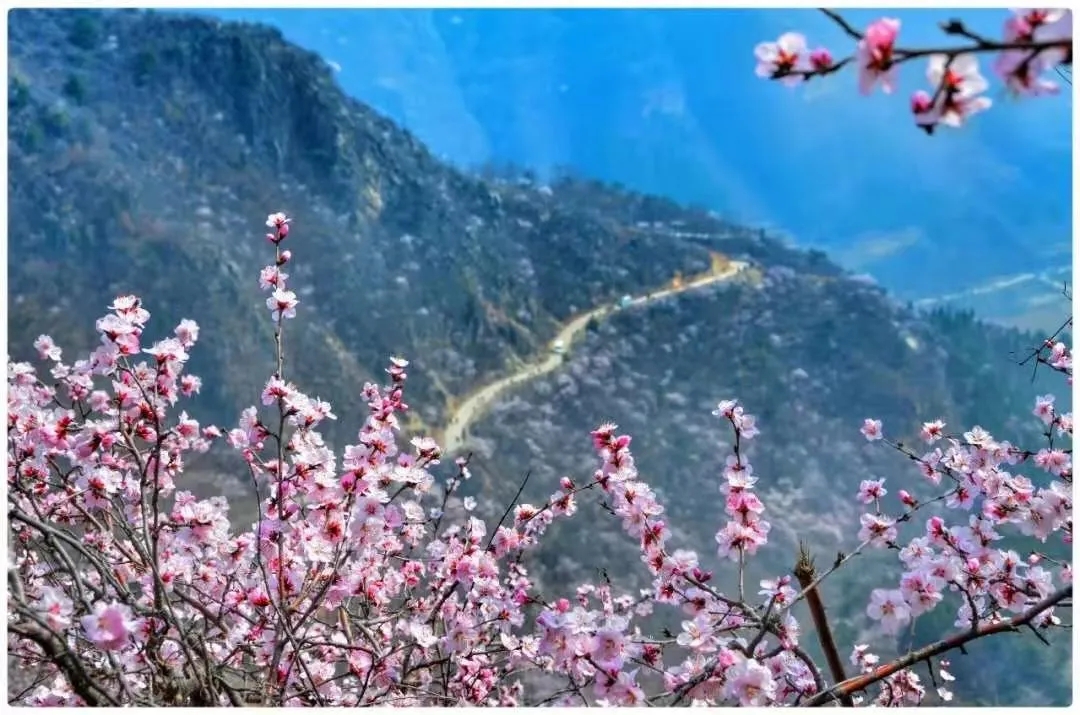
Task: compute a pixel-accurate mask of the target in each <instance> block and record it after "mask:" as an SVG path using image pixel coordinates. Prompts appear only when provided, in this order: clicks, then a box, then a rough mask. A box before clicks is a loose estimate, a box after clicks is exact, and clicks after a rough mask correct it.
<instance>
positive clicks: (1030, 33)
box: [754, 9, 1072, 134]
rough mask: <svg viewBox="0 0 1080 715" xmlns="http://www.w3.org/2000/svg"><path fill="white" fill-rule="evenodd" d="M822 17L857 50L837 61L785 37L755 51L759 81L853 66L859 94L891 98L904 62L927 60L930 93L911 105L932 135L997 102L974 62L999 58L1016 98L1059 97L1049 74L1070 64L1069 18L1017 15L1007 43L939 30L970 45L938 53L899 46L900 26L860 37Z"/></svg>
mask: <svg viewBox="0 0 1080 715" xmlns="http://www.w3.org/2000/svg"><path fill="white" fill-rule="evenodd" d="M822 12H823V13H824V14H825V15H826V17H828V18H829V19H830V20H832V21H833V22H834V23H836V24H837V25H838V26H839V27H840V29H841V30H842V31H843V32H844V34H845V35H847V36H848V37H849V38H850V39H852V40H854V41H855V43H856V49H855V51H854V52H853V53H852V54H851V55H848V56H846V57H843V58H842V59H840V60H835V59H834V58H833V55H832V53H831V52H830V51H829V50H828V49H826V48H824V47H819V48H817V49H814V50H813V51H810V50H809V49H808V46H807V43H806V38H805V37H804V36H803V35H801V34H799V33H795V32H787V33H785V34H783V35H781V36H780V38H779V39H778V40H777V41H776V42H763V43H760V44H758V45H757V47H756V48H755V50H754V54H755V55H756V57H757V60H758V65H757V69H756V72H757V75H758V76H759V77H763V78H767V79H773V80H779V81H781V82H782V83H783V84H786V85H788V86H794V85H796V84H799V83H800V82H803V81H805V80H809V79H812V78H814V77H820V76H825V75H830V74H833V73H836V72H839V71H840V70H841V69H843V68H844V67H846V66H848V65H854V66H855V67H856V68H857V70H858V85H859V91H860V92H861V93H863V94H870V93H871V92H872V91H873V90H874V88H875V87H876V86H877V85H879V84H880V85H881V88H882V91H883V92H885V93H886V94H890V93H892V92H893V90H894V89H895V86H896V82H897V79H898V68H899V67H900V65H902V64H904V63H905V62H910V61H912V60H915V59H920V58H928V59H929V64H928V67H927V79H928V80H929V82H930V84H931V86H932V87H933V93H932V94H929V93H927V92H925V91H922V90H920V91H918V92H916V93H915V94H914V95H912V98H911V110H912V113H913V114H914V116H915V121H916V124H917V125H918V126H919V127H920V128H921V129H923V130H924V131H925V132H926V133H927V134H932V133H933V131H934V129H935V128H936V127H937V126H939V125H945V126H950V127H958V126H960V125H961V124H962V123H963V122H964V121H965V120H966V119H967V118H968V117H970V116H971V115H973V114H976V113H977V112H981V111H983V110H986V109H988V108H989V107H990V106H991V104H992V102H991V100H990V99H989V98H987V97H983V96H980V95H981V93H982V92H984V91H985V90H986V88H987V87H988V86H989V85H988V83H987V82H986V80H985V79H984V78H983V77H982V75H981V74H979V68H978V61H977V59H976V56H977V55H980V54H986V53H997V55H998V56H997V59H996V61H995V64H994V72H995V74H997V75H998V77H999V78H1000V79H1001V80H1002V81H1003V82H1004V83H1005V86H1006V88H1007V89H1008V90H1009V91H1010V92H1012V93H1013V94H1015V95H1019V96H1038V95H1045V94H1054V93H1057V91H1058V86H1057V85H1056V84H1055V83H1054V82H1052V81H1050V80H1048V79H1045V78H1044V74H1045V73H1047V72H1049V71H1051V70H1056V69H1058V68H1062V67H1070V66H1071V64H1072V12H1071V11H1070V10H1044V9H1036V10H1019V11H1017V12H1016V14H1015V15H1014V16H1012V17H1010V18H1009V19H1008V20H1007V21H1006V22H1005V27H1004V31H1003V39H1001V40H991V39H988V38H986V37H983V36H982V35H979V34H977V33H975V32H972V31H971V30H969V29H968V28H967V27H966V26H965V25H964V23H963V22H961V21H960V20H949V21H947V22H943V23H941V25H940V27H941V30H942V31H943V32H944V33H945V34H947V35H951V36H956V37H963V38H965V39H967V40H970V41H971V43H970V44H964V45H960V46H949V47H935V48H905V47H900V46H898V45H897V44H896V42H897V37H898V35H899V32H900V21H899V20H895V19H891V18H884V19H881V20H877V21H876V22H873V23H871V24H870V26H869V27H867V29H866V30H865V31H863V32H861V31H859V30H857V29H855V28H854V27H853V26H852V25H851V24H850V23H849V22H848V21H847V20H845V19H844V18H843V17H842V16H841V15H840V14H839V13H837V12H835V11H834V10H828V9H822Z"/></svg>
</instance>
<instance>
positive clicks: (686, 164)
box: [209, 10, 1072, 295]
mask: <svg viewBox="0 0 1080 715" xmlns="http://www.w3.org/2000/svg"><path fill="white" fill-rule="evenodd" d="M209 12H212V14H214V15H216V16H218V17H223V18H227V19H242V20H248V21H257V22H264V23H267V24H271V25H275V26H277V27H278V28H279V29H281V30H282V31H283V34H284V36H285V37H286V38H287V39H289V40H291V41H294V42H296V43H297V44H299V45H301V46H304V47H306V48H308V49H312V50H315V51H316V52H318V53H320V54H321V55H322V56H323V57H324V58H325V59H327V60H328V61H331V62H333V63H335V65H336V66H340V68H341V70H340V72H339V73H338V79H339V81H340V83H341V86H342V87H343V88H344V89H345V90H346V91H347V92H349V93H350V94H352V95H354V96H356V97H357V98H359V99H361V100H363V101H365V102H367V103H370V104H372V105H373V106H375V107H376V108H377V109H379V110H380V111H382V112H384V113H386V114H388V115H389V116H391V117H392V118H394V119H395V120H397V121H398V122H399V123H401V124H403V125H405V126H406V127H408V128H409V129H410V130H411V131H413V132H414V133H415V134H416V135H417V136H418V137H419V138H420V139H421V140H423V141H424V142H425V143H426V144H428V146H429V147H431V148H432V150H433V151H434V152H435V153H436V154H440V155H443V156H444V157H446V158H447V159H449V160H451V161H454V162H456V163H459V164H462V165H468V166H475V165H477V164H479V163H481V162H483V161H485V160H489V159H497V160H513V161H516V162H520V163H524V164H526V165H529V166H531V167H533V168H538V169H541V170H543V169H545V168H548V167H551V166H553V165H557V164H570V165H572V166H574V167H575V168H576V169H578V170H579V171H581V172H582V173H584V174H587V175H591V176H596V177H599V178H603V179H607V180H614V181H620V182H622V183H624V184H626V185H628V186H631V187H633V188H636V189H640V190H645V191H650V192H656V193H661V194H666V195H669V196H673V197H674V198H677V199H679V200H683V201H693V202H697V203H701V204H704V205H707V206H709V207H710V208H714V209H717V210H719V211H720V212H721V213H723V214H725V215H727V216H730V217H731V218H734V219H737V220H741V221H745V222H750V223H755V224H765V225H769V226H772V227H775V228H776V229H777V230H782V231H783V232H784V233H786V234H787V235H790V236H791V237H792V238H793V239H794V240H796V241H797V242H799V243H801V244H807V245H817V246H822V247H826V248H827V250H829V252H830V253H831V254H832V255H834V256H835V257H837V258H839V259H840V260H842V261H844V262H846V263H848V264H849V265H852V266H853V267H856V268H860V269H865V270H868V271H870V272H871V273H873V274H874V275H875V276H877V277H879V278H880V279H882V280H883V282H884V283H885V284H886V285H888V286H889V287H890V288H892V289H893V290H895V291H897V292H898V293H900V294H901V295H905V294H907V295H925V294H928V293H930V292H933V291H935V290H938V286H941V287H942V288H948V289H949V290H955V289H958V288H964V287H969V286H972V285H975V284H978V283H979V282H981V281H985V280H988V279H990V278H993V277H996V276H1000V275H1002V274H1003V273H1008V272H1009V271H1013V270H1035V271H1040V270H1044V269H1046V268H1047V267H1049V266H1054V265H1061V264H1063V263H1071V228H1070V226H1071V204H1070V201H1071V153H1070V151H1071V141H1072V137H1071V112H1072V101H1071V96H1069V93H1068V92H1067V93H1066V96H1061V97H1057V98H1052V99H1042V100H1029V101H1014V100H1011V99H1010V98H1008V97H1005V96H1003V95H1002V93H1001V91H1000V86H999V85H997V84H996V83H992V87H991V92H990V96H991V98H992V99H994V101H995V106H994V108H993V109H992V110H991V111H989V112H987V113H985V114H983V115H981V116H979V117H977V118H976V119H975V120H974V121H973V122H972V123H971V124H970V125H969V126H968V127H965V128H964V129H962V130H960V131H944V132H942V133H941V134H940V135H938V136H935V137H932V138H929V137H926V136H925V135H923V134H922V133H920V132H919V131H917V130H916V129H915V128H914V127H913V126H912V123H911V119H910V114H909V112H908V102H907V98H908V96H909V94H910V92H911V91H912V90H913V89H916V88H919V87H922V86H923V85H924V83H925V80H924V72H925V65H924V64H922V63H912V65H911V66H910V67H909V68H908V69H907V71H905V72H904V73H903V76H902V84H901V88H900V91H899V92H898V93H897V94H895V95H893V96H885V95H882V94H875V95H874V96H873V97H870V98H864V97H862V96H860V95H858V94H857V92H856V91H855V77H854V75H853V73H851V72H843V73H840V74H839V75H836V76H833V77H829V78H826V79H824V80H822V81H817V82H815V83H813V84H811V85H808V86H806V87H801V88H797V89H794V90H791V89H787V88H785V87H782V86H780V85H779V84H776V83H771V82H767V81H764V80H760V79H758V78H757V77H755V76H754V74H753V69H754V58H753V47H754V45H755V44H756V43H757V42H759V41H761V40H766V39H775V38H776V37H777V36H778V35H779V34H780V33H782V32H784V31H787V30H799V31H802V32H804V33H805V34H807V35H808V36H809V38H810V40H811V43H812V44H818V43H821V44H825V45H827V46H828V47H830V48H831V49H832V50H833V52H834V54H836V55H842V54H845V53H846V52H848V51H849V50H850V49H851V42H850V40H848V39H847V38H846V36H844V35H843V33H842V32H841V31H840V30H839V28H837V27H836V26H835V25H833V24H832V23H831V22H830V21H829V20H828V19H827V18H825V17H823V16H822V15H821V14H820V13H818V12H816V11H813V10H760V11H758V10H720V11H707V10H690V11H568V10H561V11H560V10H535V11H531V10H530V11H509V10H507V11H483V10H435V11H429V10H408V11H398V10H218V11H209ZM1006 12H1007V11H1005V10H989V11H971V10H962V11H949V10H942V11H936V10H935V11H923V10H901V11H888V10H881V11H877V10H875V11H845V12H844V14H845V16H846V17H848V18H849V19H850V20H851V21H852V22H853V24H855V25H856V26H864V25H865V24H866V23H867V22H868V21H870V20H872V19H874V18H875V17H880V16H882V15H886V16H891V17H897V18H899V19H900V20H901V21H902V23H903V26H902V29H901V38H902V42H901V44H903V45H905V46H912V45H916V46H922V45H928V44H930V45H938V44H941V43H942V42H943V41H948V40H949V38H946V37H945V36H944V35H943V34H942V33H941V32H940V31H939V30H937V28H936V23H937V22H939V21H941V20H944V19H948V18H950V17H954V16H959V17H962V18H963V19H964V20H965V22H967V23H968V25H969V26H970V27H972V28H973V29H975V30H978V31H981V32H984V33H986V34H988V35H992V36H998V35H1000V31H1001V24H1002V22H1003V20H1004V18H1005V15H1006ZM989 62H990V58H989V57H988V58H986V60H984V62H983V66H984V74H989ZM1066 89H1067V88H1066ZM941 292H945V291H944V290H942V291H941Z"/></svg>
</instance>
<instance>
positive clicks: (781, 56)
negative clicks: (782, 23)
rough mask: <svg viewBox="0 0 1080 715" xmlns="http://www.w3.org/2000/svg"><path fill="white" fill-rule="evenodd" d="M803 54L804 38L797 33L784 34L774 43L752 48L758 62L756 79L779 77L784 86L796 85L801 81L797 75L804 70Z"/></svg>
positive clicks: (804, 52) (764, 43)
mask: <svg viewBox="0 0 1080 715" xmlns="http://www.w3.org/2000/svg"><path fill="white" fill-rule="evenodd" d="M805 54H806V38H805V37H804V36H802V35H800V34H799V33H797V32H785V33H784V34H783V35H781V36H780V39H778V40H777V41H776V42H762V43H759V44H758V45H757V47H755V48H754V56H755V57H757V60H758V64H757V68H756V69H755V70H754V72H755V73H756V74H757V76H758V77H764V78H766V79H768V78H774V77H779V78H781V81H782V82H783V83H784V84H785V85H788V86H792V85H796V84H798V83H799V82H801V81H802V76H801V75H800V74H798V73H799V72H803V71H805V69H806V68H805V66H804V59H803V56H804V55H805Z"/></svg>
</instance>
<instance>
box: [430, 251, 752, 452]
mask: <svg viewBox="0 0 1080 715" xmlns="http://www.w3.org/2000/svg"><path fill="white" fill-rule="evenodd" d="M746 265H747V264H746V263H744V262H742V261H731V262H730V263H729V264H728V266H727V268H726V269H725V270H723V271H719V272H716V273H707V274H705V275H702V276H700V277H697V278H694V279H692V280H688V281H686V282H685V283H682V284H681V285H679V286H669V287H667V288H663V289H661V290H657V291H653V292H651V293H645V294H642V295H639V296H637V297H635V298H632V299H631V301H630V303H629V304H628V305H626V306H625V307H623V308H622V310H630V309H631V308H636V307H640V306H643V305H647V304H649V303H653V302H655V301H658V300H661V299H663V298H666V297H668V296H670V295H675V294H677V293H685V292H686V291H689V290H695V289H697V288H703V287H705V286H707V285H711V284H713V283H719V282H720V281H726V280H730V279H731V278H733V277H734V276H735V275H737V274H738V273H739V272H740V271H742V270H743V269H744V268H746ZM617 306H618V302H615V303H608V304H605V305H602V306H600V307H598V308H593V309H592V310H590V311H588V312H586V313H582V314H581V315H578V316H575V317H573V318H571V319H570V320H569V321H567V323H566V324H565V325H564V326H563V328H562V330H560V331H559V333H558V335H556V336H555V337H554V338H553V339H552V340H551V342H550V343H549V344H548V350H547V353H546V354H545V355H544V356H542V357H540V358H538V359H537V360H536V361H535V362H531V363H528V364H526V365H524V366H523V367H522V368H521V369H520V370H517V371H516V372H514V373H512V374H510V375H506V376H505V377H501V378H499V379H497V380H494V381H493V382H490V383H488V384H486V385H483V386H482V387H480V388H478V389H476V390H474V391H473V392H471V393H470V394H469V395H467V396H466V397H465V399H463V400H462V401H461V402H460V403H458V405H457V409H455V410H454V411H453V413H452V414H451V415H450V421H449V422H448V423H447V425H446V429H445V431H444V432H443V436H442V439H441V440H440V441H439V443H440V444H441V445H442V448H443V453H444V454H446V455H450V454H454V453H457V452H458V451H459V450H461V448H462V447H464V445H465V442H466V441H467V440H468V430H469V425H471V424H472V423H474V422H475V421H476V420H477V419H479V418H480V417H482V416H483V415H484V414H485V413H486V412H487V410H488V408H489V407H490V406H491V405H492V404H494V401H495V400H496V398H498V397H499V395H500V394H502V393H503V392H506V391H507V390H509V389H510V388H512V387H514V386H515V385H519V384H521V383H523V382H526V381H528V380H534V379H536V378H538V377H541V376H542V375H546V374H547V373H549V372H552V371H553V370H555V369H556V368H557V367H559V365H560V364H562V361H563V359H564V356H563V355H560V354H557V353H555V352H554V347H555V345H557V344H558V343H559V342H560V341H561V342H562V345H563V348H564V350H565V351H566V352H569V351H570V346H571V345H572V344H573V341H574V339H575V338H576V337H577V336H578V335H580V334H581V332H582V331H583V330H585V327H586V326H587V325H588V324H589V321H590V320H593V319H594V318H595V319H597V320H603V319H604V318H606V317H607V316H608V315H610V314H611V313H614V312H616V311H617V309H618V308H617Z"/></svg>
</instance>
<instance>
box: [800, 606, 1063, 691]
mask: <svg viewBox="0 0 1080 715" xmlns="http://www.w3.org/2000/svg"><path fill="white" fill-rule="evenodd" d="M1070 597H1072V586H1066V587H1065V588H1062V589H1061V590H1059V591H1057V592H1055V593H1053V594H1051V595H1049V596H1047V597H1046V598H1044V599H1043V600H1042V601H1039V602H1038V603H1036V604H1035V605H1034V606H1032V607H1031V608H1029V609H1028V610H1026V611H1024V612H1023V613H1021V614H1018V615H1016V616H1013V617H1012V618H1009V619H1007V620H1004V621H1001V622H999V623H991V624H987V625H983V626H979V627H978V628H976V629H974V630H971V629H969V630H965V631H963V632H961V633H957V634H955V635H953V636H950V637H949V638H946V639H944V640H940V641H938V642H936V643H931V644H930V645H928V646H926V647H925V648H920V649H919V650H916V651H912V652H911V653H908V654H907V655H905V656H904V657H903V658H898V659H897V660H894V661H892V662H891V663H886V664H885V665H882V666H880V667H878V668H875V669H874V670H873V671H871V672H869V673H866V674H865V675H859V676H856V677H854V678H850V679H848V680H845V681H844V682H842V683H838V684H836V685H834V686H833V687H832V688H831V689H830V690H828V691H826V692H824V693H819V694H818V695H815V696H814V697H812V698H810V699H809V700H807V701H806V703H805V705H806V706H807V707H811V706H815V705H824V704H825V703H828V702H832V701H833V700H838V699H840V698H841V697H843V696H845V695H847V696H850V695H851V694H852V693H856V692H858V691H860V690H865V689H866V688H868V687H870V686H871V685H873V684H874V683H877V682H880V681H882V680H884V679H885V678H888V677H889V676H890V675H893V674H894V673H898V672H900V671H901V670H904V669H905V668H910V667H911V666H913V665H915V664H916V663H919V662H921V661H924V660H929V659H930V658H933V657H934V656H935V655H940V654H942V653H945V652H947V651H950V650H952V649H953V648H960V647H962V646H963V645H965V644H966V643H970V642H971V641H973V640H976V639H978V638H984V637H986V636H992V635H995V634H997V633H1006V632H1009V631H1017V630H1019V629H1020V627H1021V626H1024V625H1026V624H1028V623H1030V622H1031V621H1033V620H1035V618H1036V617H1037V616H1038V615H1039V614H1040V613H1042V612H1043V611H1045V610H1047V609H1048V608H1053V607H1054V606H1056V605H1057V604H1059V603H1061V602H1062V601H1064V600H1065V599H1066V598H1070Z"/></svg>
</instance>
